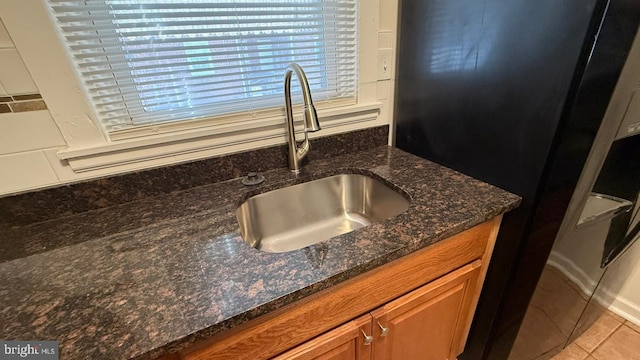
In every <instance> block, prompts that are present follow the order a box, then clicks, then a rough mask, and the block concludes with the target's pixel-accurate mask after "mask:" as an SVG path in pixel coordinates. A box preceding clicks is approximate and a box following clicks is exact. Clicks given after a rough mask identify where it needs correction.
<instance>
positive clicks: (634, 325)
mask: <svg viewBox="0 0 640 360" xmlns="http://www.w3.org/2000/svg"><path fill="white" fill-rule="evenodd" d="M624 324H625V325H627V326H628V327H630V328H631V329H632V330H635V331H637V332H639V333H640V326H638V325H636V324H634V323H632V322H631V321H629V320H627V321H625V322H624Z"/></svg>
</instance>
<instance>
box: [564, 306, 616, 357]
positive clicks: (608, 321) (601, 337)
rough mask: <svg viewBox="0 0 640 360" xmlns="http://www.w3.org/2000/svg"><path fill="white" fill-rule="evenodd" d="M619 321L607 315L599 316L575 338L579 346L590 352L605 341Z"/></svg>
mask: <svg viewBox="0 0 640 360" xmlns="http://www.w3.org/2000/svg"><path fill="white" fill-rule="evenodd" d="M620 326H621V323H620V322H619V321H618V320H616V319H614V318H612V317H611V316H608V315H603V316H601V317H600V318H599V319H598V320H597V321H596V322H595V323H594V324H593V325H591V327H590V328H589V329H587V331H585V332H584V333H583V334H582V335H580V337H578V338H577V339H576V340H575V343H576V344H577V345H579V346H580V347H581V348H583V349H584V350H586V351H587V352H589V353H591V352H593V350H595V349H596V348H597V347H598V345H600V344H601V343H602V342H603V341H605V340H606V339H607V338H608V337H609V335H611V334H612V333H613V332H614V331H615V330H616V329H617V328H619V327H620Z"/></svg>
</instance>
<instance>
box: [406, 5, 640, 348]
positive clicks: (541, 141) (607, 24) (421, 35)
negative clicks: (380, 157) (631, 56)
mask: <svg viewBox="0 0 640 360" xmlns="http://www.w3.org/2000/svg"><path fill="white" fill-rule="evenodd" d="M400 2H401V4H400V15H399V27H400V29H399V35H398V36H399V37H398V54H397V56H398V57H397V59H398V60H397V66H396V86H395V110H394V124H395V129H394V140H395V146H397V147H399V148H401V149H403V150H406V151H409V152H411V153H413V154H416V155H419V156H422V157H424V158H426V159H429V160H432V161H435V162H437V163H440V164H442V165H445V166H447V167H450V168H453V169H456V170H458V171H460V172H463V173H465V174H468V175H471V176H473V177H475V178H478V179H480V180H483V181H486V182H488V183H491V184H493V185H496V186H498V187H501V188H503V189H506V190H508V191H511V192H513V193H516V194H518V195H520V196H522V198H523V202H522V205H521V206H520V207H519V208H518V209H516V210H515V211H512V212H510V213H508V214H506V215H505V217H504V219H503V224H502V227H501V230H500V233H499V235H498V239H497V242H496V248H495V250H494V255H493V259H492V263H491V265H490V267H489V271H488V274H487V279H486V282H485V285H484V288H483V291H482V295H481V298H480V302H479V304H478V309H477V312H476V316H475V319H474V321H473V325H472V328H471V332H470V334H469V340H468V342H467V347H466V349H465V352H464V354H463V355H462V356H461V357H460V359H461V360H470V359H474V360H475V359H491V360H493V359H506V358H507V357H508V355H509V351H510V349H511V347H512V345H513V342H514V339H515V337H516V335H517V332H518V329H519V327H520V324H521V322H522V319H523V317H524V314H525V312H526V310H527V305H528V303H529V300H530V299H531V296H532V294H533V292H534V289H535V287H536V283H537V281H538V278H539V277H540V274H541V272H542V269H543V268H544V265H545V262H546V260H547V257H548V256H549V252H550V250H551V247H552V245H553V242H554V240H555V237H556V234H557V232H558V229H559V228H560V225H561V222H562V220H563V217H564V214H565V211H566V209H567V206H568V204H569V201H570V199H571V196H572V193H573V190H574V188H575V187H576V183H577V182H578V179H579V177H580V172H581V170H582V168H583V166H584V164H585V161H586V159H587V156H588V155H589V151H590V149H591V146H592V144H593V141H594V138H595V136H596V134H597V132H598V128H599V126H600V124H601V122H602V118H603V115H604V113H605V111H606V109H607V105H608V103H609V100H610V98H611V95H612V93H613V90H614V88H615V85H616V82H617V80H618V77H619V75H620V72H621V70H622V67H623V65H624V63H625V60H626V58H627V55H628V52H629V49H630V48H631V44H632V42H633V39H634V37H635V35H636V32H637V31H638V26H639V24H640V0H609V1H606V0H401V1H400Z"/></svg>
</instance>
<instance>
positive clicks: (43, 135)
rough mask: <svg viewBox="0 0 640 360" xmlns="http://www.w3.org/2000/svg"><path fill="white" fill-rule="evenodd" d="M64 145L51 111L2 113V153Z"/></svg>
mask: <svg viewBox="0 0 640 360" xmlns="http://www.w3.org/2000/svg"><path fill="white" fill-rule="evenodd" d="M64 145H65V141H64V139H63V138H62V135H61V134H60V130H58V127H57V126H56V124H55V122H54V121H53V118H51V115H50V114H49V111H46V110H44V111H30V112H23V113H9V114H0V155H2V154H11V153H17V152H21V151H30V150H36V149H45V148H51V147H57V146H64ZM0 168H2V167H0Z"/></svg>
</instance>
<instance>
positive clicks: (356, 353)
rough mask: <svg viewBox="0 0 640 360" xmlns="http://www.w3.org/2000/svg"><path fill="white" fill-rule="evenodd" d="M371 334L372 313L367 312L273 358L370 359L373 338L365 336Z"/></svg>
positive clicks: (305, 359) (286, 359) (281, 359)
mask: <svg viewBox="0 0 640 360" xmlns="http://www.w3.org/2000/svg"><path fill="white" fill-rule="evenodd" d="M370 334H371V315H369V314H367V315H364V316H361V317H360V318H358V319H356V320H352V321H349V322H348V323H346V324H344V325H342V326H340V327H338V328H337V329H333V330H331V331H329V332H328V333H326V334H323V335H320V336H318V337H317V338H315V339H312V340H309V341H307V342H306V343H304V344H302V345H300V346H297V347H295V348H293V349H291V350H289V351H287V352H286V353H284V354H282V355H280V356H276V357H275V358H274V359H273V360H369V359H371V348H372V346H371V344H372V340H367V338H365V336H370ZM369 339H373V338H372V337H369Z"/></svg>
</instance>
